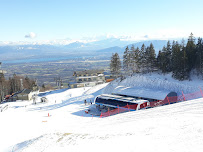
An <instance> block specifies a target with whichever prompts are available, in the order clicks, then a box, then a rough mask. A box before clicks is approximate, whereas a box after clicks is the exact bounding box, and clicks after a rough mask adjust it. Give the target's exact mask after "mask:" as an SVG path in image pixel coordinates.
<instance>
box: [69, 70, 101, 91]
mask: <svg viewBox="0 0 203 152" xmlns="http://www.w3.org/2000/svg"><path fill="white" fill-rule="evenodd" d="M103 73H104V71H103V70H85V71H75V72H74V74H73V76H75V81H76V83H74V84H71V85H70V86H71V88H79V87H92V86H95V85H97V84H102V83H105V75H104V74H103Z"/></svg>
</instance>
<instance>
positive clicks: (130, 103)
mask: <svg viewBox="0 0 203 152" xmlns="http://www.w3.org/2000/svg"><path fill="white" fill-rule="evenodd" d="M94 103H95V104H96V105H99V107H100V108H101V107H102V108H110V107H111V108H118V107H121V108H130V109H134V110H139V109H143V108H146V107H148V106H149V101H148V100H143V99H138V98H135V97H127V96H122V95H113V94H101V95H99V96H97V97H96V98H95V101H94Z"/></svg>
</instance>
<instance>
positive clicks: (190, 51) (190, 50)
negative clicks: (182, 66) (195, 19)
mask: <svg viewBox="0 0 203 152" xmlns="http://www.w3.org/2000/svg"><path fill="white" fill-rule="evenodd" d="M195 47H196V46H195V38H194V36H193V34H192V33H191V34H190V36H189V38H188V42H187V45H186V54H187V56H188V66H189V71H191V70H192V69H193V68H194V67H195V60H196V58H195V57H196V56H195V54H196V49H195Z"/></svg>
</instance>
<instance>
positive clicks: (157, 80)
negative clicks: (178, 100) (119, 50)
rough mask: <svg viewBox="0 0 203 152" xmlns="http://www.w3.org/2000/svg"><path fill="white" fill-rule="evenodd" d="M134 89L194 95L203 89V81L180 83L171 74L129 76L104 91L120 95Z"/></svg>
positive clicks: (112, 83)
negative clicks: (123, 91)
mask: <svg viewBox="0 0 203 152" xmlns="http://www.w3.org/2000/svg"><path fill="white" fill-rule="evenodd" d="M129 88H133V89H134V90H136V89H137V90H139V89H143V88H144V89H146V88H147V89H151V90H155V91H163V92H164V91H165V92H167V91H174V92H177V93H178V94H182V92H184V93H186V94H187V93H193V92H196V91H200V88H203V81H202V80H199V79H194V80H192V81H188V80H185V81H178V80H175V79H173V78H172V77H171V74H166V75H162V74H157V73H151V74H145V75H139V74H136V75H134V76H129V77H127V78H126V79H124V80H123V81H120V80H117V81H113V82H111V83H110V84H109V85H108V86H107V87H106V88H105V90H104V93H119V92H120V91H121V90H125V91H127V90H126V89H129Z"/></svg>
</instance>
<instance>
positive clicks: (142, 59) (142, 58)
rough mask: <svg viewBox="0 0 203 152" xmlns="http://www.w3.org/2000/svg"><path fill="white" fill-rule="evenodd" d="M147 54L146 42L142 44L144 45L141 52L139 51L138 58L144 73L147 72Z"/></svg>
mask: <svg viewBox="0 0 203 152" xmlns="http://www.w3.org/2000/svg"><path fill="white" fill-rule="evenodd" d="M145 54H146V47H145V45H144V44H142V47H141V49H140V53H139V59H138V64H139V66H140V71H141V72H142V73H144V72H145V69H146V63H147V61H146V58H145Z"/></svg>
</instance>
